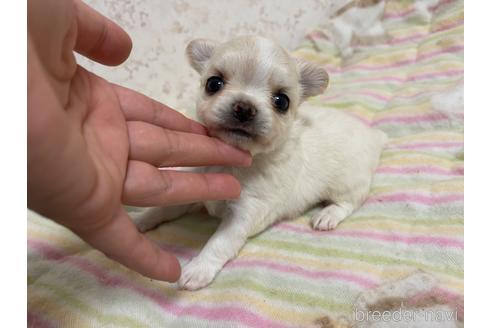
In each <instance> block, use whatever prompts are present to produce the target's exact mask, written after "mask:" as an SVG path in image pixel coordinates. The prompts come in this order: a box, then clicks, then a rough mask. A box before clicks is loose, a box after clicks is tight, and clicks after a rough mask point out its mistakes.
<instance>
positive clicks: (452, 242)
mask: <svg viewBox="0 0 492 328" xmlns="http://www.w3.org/2000/svg"><path fill="white" fill-rule="evenodd" d="M275 228H279V229H281V230H289V231H294V232H300V233H305V234H310V235H318V234H326V235H328V236H336V237H352V238H367V239H374V240H378V241H384V242H399V243H404V244H409V245H413V244H422V245H425V244H431V245H439V246H441V247H456V248H463V241H462V240H457V239H452V238H446V237H432V236H415V235H403V234H394V233H392V234H384V233H380V232H374V231H360V230H352V231H349V230H332V231H317V230H313V229H311V228H304V227H298V226H296V225H294V224H291V223H281V224H278V225H276V226H275Z"/></svg>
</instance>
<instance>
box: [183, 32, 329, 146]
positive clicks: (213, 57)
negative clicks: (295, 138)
mask: <svg viewBox="0 0 492 328" xmlns="http://www.w3.org/2000/svg"><path fill="white" fill-rule="evenodd" d="M186 52H187V55H188V59H189V61H190V63H191V65H192V67H193V68H194V69H195V70H196V71H197V72H198V73H199V74H200V75H201V90H200V96H199V98H198V104H197V111H198V117H199V118H200V119H201V120H202V122H203V123H204V124H205V126H206V127H207V128H208V130H209V132H210V134H211V135H212V136H216V137H218V138H220V139H222V140H223V141H225V142H227V143H229V144H232V145H234V146H237V147H239V148H243V149H246V150H249V151H250V152H251V153H252V154H253V155H254V154H258V153H264V152H268V151H271V150H273V149H275V148H276V147H278V146H279V145H280V144H282V143H283V142H284V141H285V140H286V138H287V137H288V133H289V130H290V128H291V126H292V123H293V121H294V119H295V117H296V114H297V108H298V106H299V104H300V103H301V102H302V101H303V100H304V99H306V98H307V97H310V96H315V95H318V94H321V93H323V91H324V90H325V89H326V87H327V85H328V74H327V73H326V72H325V71H324V70H323V69H322V68H320V67H318V66H315V65H313V64H310V63H308V62H305V61H302V60H296V59H294V58H292V57H290V56H289V54H288V53H287V52H286V51H285V50H284V49H282V48H281V47H280V46H278V45H276V44H275V43H274V42H272V41H270V40H267V39H264V38H261V37H239V38H236V39H233V40H231V41H229V42H226V43H218V42H214V41H210V40H204V39H197V40H193V41H191V42H190V44H189V45H188V47H187V49H186Z"/></svg>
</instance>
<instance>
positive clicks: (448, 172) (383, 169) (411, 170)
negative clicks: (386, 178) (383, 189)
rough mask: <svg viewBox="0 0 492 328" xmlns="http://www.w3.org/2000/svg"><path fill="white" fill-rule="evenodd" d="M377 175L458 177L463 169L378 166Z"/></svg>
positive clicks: (462, 172)
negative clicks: (424, 174) (421, 174)
mask: <svg viewBox="0 0 492 328" xmlns="http://www.w3.org/2000/svg"><path fill="white" fill-rule="evenodd" d="M376 172H377V173H383V174H420V173H426V174H436V175H445V176H460V175H463V174H464V169H463V167H457V168H453V169H442V168H439V167H432V166H403V167H393V166H380V167H378V168H377V170H376Z"/></svg>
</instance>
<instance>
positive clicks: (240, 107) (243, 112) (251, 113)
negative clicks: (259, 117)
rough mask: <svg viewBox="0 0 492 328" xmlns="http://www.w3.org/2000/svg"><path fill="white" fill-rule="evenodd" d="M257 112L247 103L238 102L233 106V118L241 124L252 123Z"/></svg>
mask: <svg viewBox="0 0 492 328" xmlns="http://www.w3.org/2000/svg"><path fill="white" fill-rule="evenodd" d="M256 112H257V110H256V108H255V106H253V105H252V104H250V103H247V102H243V101H238V102H236V103H234V104H233V105H232V116H233V117H234V119H236V120H237V121H239V122H240V123H246V122H249V121H252V120H253V119H254V117H255V116H256Z"/></svg>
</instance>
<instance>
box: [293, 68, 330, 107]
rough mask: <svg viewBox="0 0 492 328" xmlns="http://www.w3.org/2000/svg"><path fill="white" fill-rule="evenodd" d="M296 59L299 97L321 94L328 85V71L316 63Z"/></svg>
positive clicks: (304, 97)
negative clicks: (299, 88)
mask: <svg viewBox="0 0 492 328" xmlns="http://www.w3.org/2000/svg"><path fill="white" fill-rule="evenodd" d="M296 60H297V69H298V71H299V76H300V80H299V83H300V84H301V89H302V90H301V91H302V93H301V97H302V99H306V98H308V97H312V96H317V95H320V94H322V93H323V92H324V91H325V90H326V88H327V87H328V82H329V81H330V78H329V76H328V73H326V71H325V70H324V69H323V68H321V67H320V66H318V65H315V64H312V63H310V62H307V61H305V60H302V59H296Z"/></svg>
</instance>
